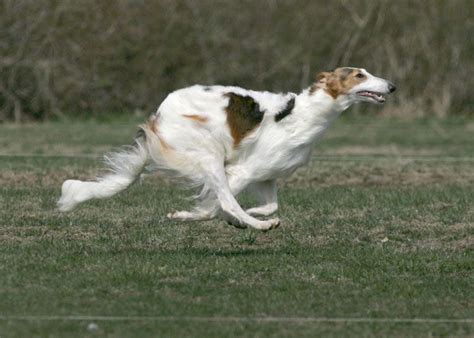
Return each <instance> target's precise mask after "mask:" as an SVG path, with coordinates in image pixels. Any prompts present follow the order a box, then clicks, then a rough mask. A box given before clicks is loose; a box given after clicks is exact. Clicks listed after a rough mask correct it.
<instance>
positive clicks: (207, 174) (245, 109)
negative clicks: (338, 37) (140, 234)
mask: <svg viewBox="0 0 474 338" xmlns="http://www.w3.org/2000/svg"><path fill="white" fill-rule="evenodd" d="M394 90H395V86H394V85H393V84H392V83H391V82H389V81H387V80H384V79H381V78H378V77H375V76H373V75H371V74H369V73H368V72H367V71H366V70H365V69H360V68H348V67H345V68H338V69H336V70H335V71H333V72H323V73H320V74H318V75H317V78H316V82H315V83H314V84H313V85H312V86H311V87H309V88H307V89H305V90H303V91H302V92H301V93H300V94H298V95H297V94H294V93H287V94H281V93H280V94H275V93H269V92H257V91H252V90H246V89H242V88H239V87H224V86H200V85H196V86H192V87H188V88H184V89H180V90H177V91H175V92H173V93H171V94H169V95H168V97H167V98H166V99H165V100H164V101H163V103H162V104H161V105H160V107H159V108H158V110H157V112H156V113H155V114H153V115H152V116H151V118H150V120H149V121H148V123H146V124H144V125H142V126H140V128H141V130H140V131H141V132H140V133H139V134H138V136H137V138H136V139H135V142H134V144H133V146H131V147H129V148H127V149H124V150H123V151H120V152H117V153H113V154H109V155H106V156H105V159H106V161H107V163H108V164H109V167H110V169H111V170H112V171H111V173H109V174H107V175H105V176H103V177H101V178H98V179H97V180H96V181H93V182H83V181H78V180H67V181H65V182H64V183H63V185H62V195H61V198H60V200H59V202H58V205H59V209H60V210H61V211H70V210H72V209H73V208H74V207H76V206H77V205H78V204H79V203H82V202H84V201H87V200H89V199H92V198H105V197H110V196H112V195H115V194H117V193H118V192H120V191H122V190H124V189H126V188H127V187H128V186H129V185H131V184H132V183H133V182H134V181H135V180H136V179H137V178H138V177H139V176H140V175H141V174H142V173H143V172H150V171H154V170H159V171H162V172H166V173H170V174H171V175H173V176H176V177H180V178H183V179H187V180H186V182H188V184H192V186H199V187H200V188H201V193H200V194H199V195H198V196H197V200H198V203H197V205H196V206H195V207H194V209H193V210H191V211H177V212H173V213H170V214H168V217H169V218H171V219H176V220H181V221H197V220H209V219H212V218H214V217H216V216H217V215H222V216H223V217H224V218H225V219H226V220H227V221H228V222H230V223H232V224H233V225H235V226H237V227H247V226H250V227H252V228H255V229H260V230H268V229H272V228H275V227H277V226H278V225H279V223H280V221H279V219H278V218H273V219H263V220H262V219H257V218H255V216H269V215H272V214H273V213H275V212H276V211H277V208H278V202H277V187H276V179H277V178H279V177H288V176H289V175H290V174H291V173H292V172H293V171H294V170H295V169H296V168H298V167H300V166H302V165H304V164H305V163H307V162H308V160H309V158H310V155H311V150H312V149H313V145H314V144H315V142H316V141H317V140H318V139H320V138H321V136H322V135H323V133H324V131H325V130H326V129H327V128H328V127H329V125H330V124H331V122H332V121H333V120H334V119H335V118H336V117H338V115H339V114H340V113H341V112H342V111H344V110H345V109H347V108H348V107H349V106H350V105H352V104H353V103H356V102H360V101H365V102H372V103H383V102H384V101H385V97H384V95H386V94H389V93H391V92H393V91H394ZM246 188H249V189H250V190H251V191H252V192H254V193H255V194H256V195H257V196H258V200H259V202H260V205H259V206H257V207H255V208H251V209H248V210H246V211H244V210H243V209H242V208H241V207H240V205H239V204H238V202H237V200H236V199H235V196H236V195H237V194H239V193H240V192H241V191H242V190H244V189H246Z"/></svg>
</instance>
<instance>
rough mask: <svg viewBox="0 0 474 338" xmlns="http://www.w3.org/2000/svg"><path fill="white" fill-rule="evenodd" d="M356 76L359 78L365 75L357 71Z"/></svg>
mask: <svg viewBox="0 0 474 338" xmlns="http://www.w3.org/2000/svg"><path fill="white" fill-rule="evenodd" d="M356 77H357V78H359V79H363V78H364V77H365V75H364V74H362V73H357V74H356Z"/></svg>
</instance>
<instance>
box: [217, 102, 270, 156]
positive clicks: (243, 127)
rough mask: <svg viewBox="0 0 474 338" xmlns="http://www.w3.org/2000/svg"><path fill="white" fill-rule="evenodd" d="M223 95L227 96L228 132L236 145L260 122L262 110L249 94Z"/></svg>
mask: <svg viewBox="0 0 474 338" xmlns="http://www.w3.org/2000/svg"><path fill="white" fill-rule="evenodd" d="M224 96H226V97H228V98H229V104H228V105H227V107H226V108H225V111H226V112H227V123H228V124H229V128H230V133H231V135H232V138H233V139H234V147H237V146H238V145H239V144H240V142H241V141H242V139H243V138H244V137H245V136H246V135H247V134H248V133H250V132H251V131H252V130H254V129H255V128H257V127H258V125H259V124H260V123H261V122H262V120H263V115H264V112H263V111H261V110H260V105H259V104H258V103H257V102H255V100H254V99H253V98H251V97H250V96H242V95H238V94H235V93H226V94H224Z"/></svg>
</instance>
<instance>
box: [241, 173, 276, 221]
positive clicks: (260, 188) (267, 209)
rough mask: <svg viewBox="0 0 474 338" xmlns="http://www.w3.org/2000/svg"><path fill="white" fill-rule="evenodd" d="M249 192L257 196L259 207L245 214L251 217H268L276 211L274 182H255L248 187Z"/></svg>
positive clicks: (248, 210)
mask: <svg viewBox="0 0 474 338" xmlns="http://www.w3.org/2000/svg"><path fill="white" fill-rule="evenodd" d="M249 190H250V191H251V192H252V193H254V194H255V195H256V196H257V199H258V202H259V203H260V205H259V206H258V207H255V208H250V209H247V210H246V212H247V213H248V214H249V215H252V216H270V215H272V214H274V213H275V212H276V211H277V210H278V198H277V185H276V180H269V181H263V182H255V183H253V184H251V185H250V186H249Z"/></svg>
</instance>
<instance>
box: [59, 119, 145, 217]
mask: <svg viewBox="0 0 474 338" xmlns="http://www.w3.org/2000/svg"><path fill="white" fill-rule="evenodd" d="M141 128H142V129H141V131H143V132H141V133H140V132H139V134H138V136H137V138H136V139H135V142H134V144H133V145H132V146H128V147H127V148H124V149H123V150H121V151H119V152H115V153H110V154H107V155H105V156H104V159H105V162H106V164H107V167H108V169H109V170H110V172H109V173H108V174H106V175H104V176H102V177H99V178H98V179H97V180H96V181H92V182H84V181H79V180H67V181H65V182H64V183H63V185H62V189H61V198H60V199H59V201H58V208H59V210H60V211H71V210H73V209H74V208H75V207H76V206H77V205H78V204H80V203H82V202H85V201H87V200H90V199H93V198H107V197H111V196H113V195H115V194H117V193H119V192H121V191H123V190H125V189H126V188H127V187H128V186H130V185H131V184H132V183H133V182H135V180H136V179H137V178H138V177H139V176H140V174H141V173H142V171H144V169H145V167H146V165H147V164H148V163H149V161H150V156H149V152H148V147H147V135H148V134H149V131H148V130H145V129H146V128H149V127H148V126H147V125H144V126H141Z"/></svg>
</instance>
